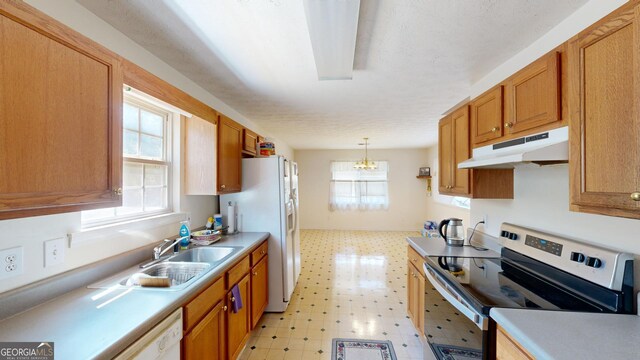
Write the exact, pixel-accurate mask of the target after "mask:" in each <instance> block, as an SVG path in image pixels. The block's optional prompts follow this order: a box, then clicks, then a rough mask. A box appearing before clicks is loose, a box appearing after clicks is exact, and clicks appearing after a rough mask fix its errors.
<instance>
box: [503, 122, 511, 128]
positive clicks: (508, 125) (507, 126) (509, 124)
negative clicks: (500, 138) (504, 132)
mask: <svg viewBox="0 0 640 360" xmlns="http://www.w3.org/2000/svg"><path fill="white" fill-rule="evenodd" d="M504 127H506V128H507V129H509V128H512V127H513V123H512V122H508V123H506V124H504Z"/></svg>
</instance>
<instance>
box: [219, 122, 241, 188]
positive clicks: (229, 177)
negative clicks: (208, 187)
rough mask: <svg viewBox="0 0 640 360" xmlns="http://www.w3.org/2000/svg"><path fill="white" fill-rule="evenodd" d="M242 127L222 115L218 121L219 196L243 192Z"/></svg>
mask: <svg viewBox="0 0 640 360" xmlns="http://www.w3.org/2000/svg"><path fill="white" fill-rule="evenodd" d="M242 130H243V127H242V125H240V124H238V123H237V122H235V121H233V120H231V119H230V118H228V117H226V116H224V115H220V117H219V121H218V171H217V173H218V176H217V177H218V184H217V186H218V187H217V190H218V193H219V194H227V193H232V192H238V191H240V190H242V155H241V154H242Z"/></svg>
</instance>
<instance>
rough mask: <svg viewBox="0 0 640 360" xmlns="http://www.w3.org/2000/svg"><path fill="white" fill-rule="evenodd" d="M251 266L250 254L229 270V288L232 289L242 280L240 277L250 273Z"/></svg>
mask: <svg viewBox="0 0 640 360" xmlns="http://www.w3.org/2000/svg"><path fill="white" fill-rule="evenodd" d="M249 268H250V265H249V256H245V257H244V259H242V260H240V262H239V263H237V264H236V265H235V266H234V267H232V268H231V270H229V271H227V289H230V288H231V287H232V286H233V285H235V284H236V283H237V282H238V281H240V279H242V278H243V277H244V276H245V275H246V274H248V273H249Z"/></svg>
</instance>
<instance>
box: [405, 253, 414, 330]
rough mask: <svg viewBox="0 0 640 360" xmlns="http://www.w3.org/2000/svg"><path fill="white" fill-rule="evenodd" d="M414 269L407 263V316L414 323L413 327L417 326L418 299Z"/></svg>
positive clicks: (409, 262)
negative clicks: (416, 297) (416, 296)
mask: <svg viewBox="0 0 640 360" xmlns="http://www.w3.org/2000/svg"><path fill="white" fill-rule="evenodd" d="M413 269H414V267H413V265H411V261H408V262H407V314H408V315H409V318H410V319H411V322H412V323H413V326H416V322H415V318H416V316H415V312H416V299H415V296H414V294H415V282H414V281H413V279H414V276H415V274H416V273H415V270H413Z"/></svg>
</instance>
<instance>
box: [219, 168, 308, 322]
mask: <svg viewBox="0 0 640 360" xmlns="http://www.w3.org/2000/svg"><path fill="white" fill-rule="evenodd" d="M294 172H295V174H296V176H295V179H293V173H294ZM297 195H298V188H297V165H294V166H292V164H291V162H290V161H288V160H286V159H285V158H284V157H282V156H271V157H267V158H249V159H242V192H239V193H235V194H227V195H221V196H220V212H221V214H222V217H223V221H224V222H225V224H228V221H229V214H227V205H228V203H229V202H231V203H232V204H233V205H235V208H236V219H237V221H236V226H237V228H238V230H240V231H242V232H265V231H266V232H269V233H270V234H271V235H270V236H269V305H267V308H266V311H269V312H283V311H285V310H286V309H287V305H288V303H289V300H290V299H291V295H292V294H293V289H294V288H295V286H296V283H297V282H298V277H299V276H300V232H299V229H298V228H299V226H298V224H299V219H298V206H297V205H298V196H297Z"/></svg>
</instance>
